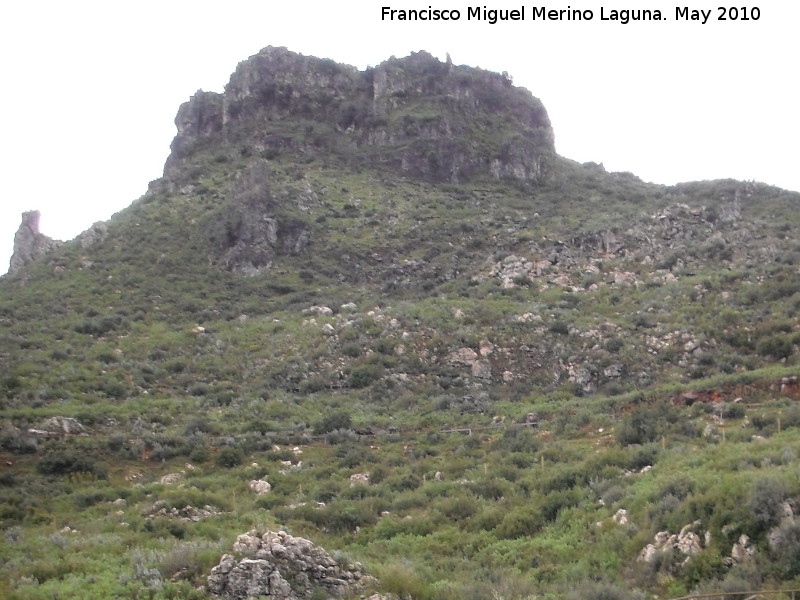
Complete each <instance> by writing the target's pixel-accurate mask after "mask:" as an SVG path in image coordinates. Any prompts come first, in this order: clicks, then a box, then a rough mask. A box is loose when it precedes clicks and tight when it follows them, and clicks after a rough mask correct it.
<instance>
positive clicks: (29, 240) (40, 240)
mask: <svg viewBox="0 0 800 600" xmlns="http://www.w3.org/2000/svg"><path fill="white" fill-rule="evenodd" d="M40 217H41V214H40V213H39V211H38V210H31V211H28V212H24V213H22V222H21V223H20V226H19V229H17V233H16V235H14V253H13V254H12V255H11V262H10V263H9V267H8V272H9V273H16V272H17V271H19V270H20V269H22V268H23V267H24V266H25V265H27V264H30V263H32V262H33V261H35V260H38V259H40V258H42V257H43V256H44V255H45V254H47V253H48V252H50V251H51V250H52V249H53V248H57V247H58V246H60V245H61V244H62V242H59V241H58V240H54V239H52V238H49V237H47V236H46V235H44V234H42V233H41V232H40V231H39V219H40Z"/></svg>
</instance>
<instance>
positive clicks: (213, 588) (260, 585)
mask: <svg viewBox="0 0 800 600" xmlns="http://www.w3.org/2000/svg"><path fill="white" fill-rule="evenodd" d="M233 552H234V554H235V555H236V556H240V557H241V558H239V559H237V558H236V556H234V555H231V554H225V555H223V556H222V559H221V560H220V562H219V564H218V565H217V566H216V567H214V568H213V569H212V570H211V574H210V575H209V577H208V590H209V591H210V592H211V593H212V594H213V595H214V596H216V597H218V598H230V599H234V598H235V599H246V598H261V599H266V600H305V599H307V598H312V597H319V594H322V595H323V597H326V598H327V597H333V598H341V597H343V596H345V595H348V594H355V593H359V592H361V591H363V590H364V589H365V588H366V587H367V586H369V585H371V584H374V583H376V581H375V579H374V578H372V577H370V576H369V575H367V574H366V573H364V570H363V567H362V566H361V565H360V564H358V563H356V564H355V565H345V564H341V561H340V562H337V561H336V560H334V559H333V558H332V557H331V556H330V555H329V554H328V553H327V552H326V551H325V550H323V549H322V548H320V547H319V546H315V545H314V544H313V543H311V542H310V541H309V540H306V539H303V538H297V537H292V536H291V535H289V534H287V533H285V532H283V531H277V532H272V531H268V532H266V533H264V534H263V535H262V534H259V533H258V532H256V531H255V530H254V531H250V532H248V533H244V534H242V535H240V536H238V537H237V538H236V542H235V543H234V544H233Z"/></svg>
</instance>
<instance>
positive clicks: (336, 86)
mask: <svg viewBox="0 0 800 600" xmlns="http://www.w3.org/2000/svg"><path fill="white" fill-rule="evenodd" d="M312 122H313V123H315V125H313V126H312V125H310V123H312ZM175 124H176V127H177V129H178V135H177V136H176V137H175V140H174V141H173V143H172V155H171V156H170V158H169V159H168V160H167V164H166V167H165V174H166V175H167V176H170V175H175V174H177V173H179V171H180V160H181V159H182V158H183V157H185V156H187V155H189V154H191V152H192V151H193V150H194V149H195V148H202V147H204V145H205V144H207V143H210V142H212V141H218V142H220V143H222V144H227V147H228V148H229V150H230V151H231V152H232V153H234V154H235V153H236V152H239V151H240V149H241V148H242V147H248V148H250V149H251V151H252V152H255V153H260V154H261V155H262V156H276V155H279V154H282V153H286V152H290V153H297V154H300V155H303V156H314V155H317V154H320V153H321V152H330V151H332V150H333V151H336V152H337V154H339V155H340V156H342V157H347V158H346V159H347V160H350V161H353V162H357V163H362V164H369V165H371V166H375V165H380V166H382V167H390V168H393V169H397V170H399V171H401V172H402V173H404V174H408V175H411V176H414V177H420V178H423V179H427V180H431V181H445V182H459V181H465V180H468V179H470V178H472V177H474V176H476V175H482V176H489V177H494V178H496V179H499V178H511V179H516V180H519V181H523V182H536V181H540V180H541V179H542V178H543V177H544V176H545V174H546V172H547V164H548V161H549V160H550V159H551V157H552V156H554V154H555V147H554V136H553V130H552V128H551V125H550V120H549V117H548V116H547V111H546V110H545V108H544V106H543V105H542V103H541V102H540V101H539V100H538V99H537V98H534V97H533V96H532V95H531V94H530V92H528V91H527V90H525V89H523V88H518V87H515V86H514V85H512V83H511V80H510V79H509V78H508V76H507V75H500V74H497V73H491V72H489V71H483V70H480V69H476V68H472V67H465V66H454V65H453V64H452V63H450V62H447V63H443V62H441V61H439V60H438V59H436V58H435V57H433V56H431V55H430V54H428V53H426V52H416V53H413V54H411V55H410V56H408V57H405V58H401V59H396V58H392V59H390V60H388V61H386V62H384V63H382V64H380V65H378V66H377V67H375V68H370V69H367V70H365V71H359V70H358V69H356V68H355V67H352V66H349V65H342V64H338V63H336V62H334V61H332V60H329V59H320V58H316V57H309V56H303V55H301V54H297V53H294V52H290V51H289V50H287V49H286V48H273V47H268V48H265V49H263V50H262V51H261V52H259V53H258V54H256V55H255V56H252V57H250V58H249V59H248V60H246V61H244V62H242V63H240V64H239V66H238V67H237V69H236V71H235V72H234V74H233V75H232V76H231V79H230V82H229V83H228V85H227V86H226V87H225V91H224V92H223V93H222V94H216V93H212V92H203V91H198V92H197V93H196V94H195V95H194V96H192V97H191V99H190V100H189V101H188V102H187V103H185V104H183V105H182V106H181V107H180V110H179V111H178V115H177V117H176V119H175Z"/></svg>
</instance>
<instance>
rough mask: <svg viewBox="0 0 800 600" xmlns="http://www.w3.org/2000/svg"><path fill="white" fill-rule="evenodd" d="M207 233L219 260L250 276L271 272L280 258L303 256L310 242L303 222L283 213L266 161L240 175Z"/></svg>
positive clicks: (254, 164)
mask: <svg viewBox="0 0 800 600" xmlns="http://www.w3.org/2000/svg"><path fill="white" fill-rule="evenodd" d="M207 231H208V237H209V239H210V241H211V244H212V246H213V247H214V248H215V250H216V252H217V253H218V261H219V262H220V263H221V264H222V265H223V266H224V267H225V268H227V269H228V270H231V271H234V272H237V273H241V274H243V275H250V276H253V275H258V274H259V273H261V272H262V271H264V270H266V269H269V267H270V266H271V264H272V261H273V259H274V258H275V257H276V256H278V255H294V254H300V253H302V252H303V251H304V250H305V249H306V247H307V246H308V244H309V243H310V239H311V238H310V233H309V230H308V226H307V225H306V224H305V223H304V222H303V221H301V220H299V219H296V218H291V217H284V216H282V215H281V214H280V210H279V203H278V202H277V201H276V200H275V199H274V198H273V196H272V192H271V188H270V170H269V165H268V164H267V161H264V160H256V161H253V162H252V163H251V164H250V166H249V167H248V168H247V169H245V170H244V171H242V172H240V173H239V175H238V176H237V178H236V181H235V182H234V185H233V190H232V193H231V196H230V198H229V199H228V202H227V203H226V205H224V206H223V208H222V210H221V212H220V213H219V214H216V215H214V216H213V218H211V219H210V220H209V223H208V227H207Z"/></svg>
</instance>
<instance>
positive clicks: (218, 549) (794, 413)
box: [0, 48, 800, 600]
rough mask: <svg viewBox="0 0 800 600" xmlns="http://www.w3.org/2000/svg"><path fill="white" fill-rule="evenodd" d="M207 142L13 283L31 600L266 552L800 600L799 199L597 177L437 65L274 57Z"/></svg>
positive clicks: (11, 444) (447, 586)
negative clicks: (271, 547)
mask: <svg viewBox="0 0 800 600" xmlns="http://www.w3.org/2000/svg"><path fill="white" fill-rule="evenodd" d="M176 124H177V127H178V136H177V137H176V140H175V142H174V143H173V153H172V155H171V156H170V158H169V159H168V161H167V166H166V168H165V175H164V177H163V178H161V179H159V180H157V181H154V182H152V183H151V185H150V188H149V191H148V192H147V193H146V194H145V195H144V196H143V197H142V198H140V199H139V200H137V201H135V202H134V203H133V204H132V205H131V206H130V207H129V208H128V209H126V210H124V211H122V212H121V213H119V214H118V215H116V216H115V217H114V218H113V219H112V220H111V221H109V222H108V223H104V224H98V225H96V226H94V227H93V228H92V229H91V230H90V231H88V232H87V233H86V234H84V235H82V236H80V237H79V238H78V239H76V240H73V241H71V242H67V243H66V244H64V245H61V246H58V247H55V248H50V246H49V245H48V246H47V251H46V253H45V254H44V256H43V257H41V258H38V259H36V260H28V261H25V262H27V264H24V266H21V267H20V268H18V269H16V270H15V272H14V273H13V274H11V275H8V276H6V277H4V278H3V279H2V280H0V453H1V454H2V462H3V464H2V465H0V527H1V528H2V534H3V537H4V543H3V545H2V546H1V547H0V596H3V597H9V598H18V599H34V598H36V599H38V598H42V599H44V598H103V599H106V598H115V597H117V598H209V597H210V592H209V590H208V589H207V587H206V581H207V577H208V575H209V573H210V571H211V568H212V567H213V566H214V565H216V564H217V563H219V562H220V558H221V556H222V555H223V554H224V553H230V552H231V547H232V545H233V544H234V542H235V541H236V538H237V535H239V534H241V533H244V532H246V531H249V530H252V529H256V530H258V531H259V532H262V533H263V532H264V531H267V530H269V531H277V530H279V529H283V530H284V531H286V532H288V533H289V534H291V535H292V536H301V537H304V538H308V539H309V540H312V541H313V542H314V543H315V544H320V545H321V546H323V547H324V548H325V549H327V550H328V552H330V553H331V554H332V555H333V557H334V559H335V560H336V561H337V562H338V563H340V564H341V565H346V564H349V563H354V562H360V563H362V564H363V565H364V568H365V570H366V571H367V572H368V573H370V574H371V575H373V576H375V577H376V578H377V579H378V583H375V584H372V586H371V587H370V588H369V589H367V590H366V591H360V592H359V593H361V594H363V595H365V596H368V595H369V594H371V593H379V594H382V595H384V597H394V596H393V595H396V596H400V597H411V598H413V599H415V600H423V599H434V598H436V599H438V598H444V599H447V598H459V599H460V598H506V599H509V600H510V599H522V598H565V597H566V598H589V599H592V598H594V599H598V600H599V599H614V598H620V599H628V598H670V597H677V596H681V595H684V594H687V593H689V592H702V591H728V592H733V591H737V590H755V589H777V588H781V587H783V588H786V589H788V588H791V587H797V588H800V581H798V577H800V558H799V557H800V522H796V517H795V514H796V513H798V511H800V470H799V468H798V463H797V453H798V451H800V448H799V447H798V436H799V434H800V430H798V428H800V405H798V400H800V382H798V379H797V377H798V376H800V366H798V346H799V345H800V328H799V327H798V316H797V315H798V312H799V309H800V242H798V240H797V238H796V236H795V231H796V229H797V227H798V225H800V210H798V209H799V208H800V195H798V194H796V193H790V192H786V191H783V190H779V189H776V188H772V187H769V186H766V185H763V184H759V183H753V182H746V183H745V182H738V181H732V180H726V181H712V182H697V183H687V184H681V185H679V186H673V187H665V186H658V185H652V184H646V183H643V182H642V181H640V180H639V179H638V178H636V177H635V176H634V175H631V174H628V173H608V172H606V171H605V170H604V169H603V167H602V166H601V165H595V164H585V165H580V164H576V163H574V162H571V161H569V160H567V159H564V158H561V157H559V156H557V155H556V154H555V152H554V149H553V135H552V130H551V129H550V123H549V120H548V118H547V115H546V112H545V110H544V108H543V107H542V106H541V103H540V102H539V101H538V100H536V99H535V98H533V97H532V96H531V95H530V94H529V93H528V92H527V91H525V90H521V89H519V88H515V87H514V86H513V85H512V84H511V82H510V80H509V79H508V77H506V76H502V75H496V74H492V73H487V72H484V71H480V70H477V69H471V68H468V67H457V66H453V65H451V64H449V63H441V62H439V61H437V60H436V59H434V58H433V57H430V56H429V55H427V54H424V53H419V54H415V55H412V56H411V57H408V58H404V59H392V60H390V61H387V62H386V63H384V64H383V65H379V66H378V67H376V68H375V69H371V70H369V71H366V72H359V71H357V70H355V69H354V68H352V67H347V66H344V65H337V64H336V63H333V62H332V61H328V60H320V59H316V58H311V57H303V56H300V55H296V54H293V53H291V52H288V51H286V50H283V49H274V48H268V49H266V50H264V51H262V53H260V54H259V55H257V56H255V57H252V58H251V59H249V60H248V61H245V62H244V63H242V64H241V65H240V66H239V67H238V68H237V70H236V73H234V75H233V76H232V78H231V83H230V84H229V85H228V87H227V88H226V91H225V92H224V93H223V94H211V93H206V92H199V93H198V94H197V95H195V96H194V97H193V98H192V100H191V101H190V102H188V103H187V104H185V105H184V106H182V107H181V109H180V111H179V113H178V117H177V119H176ZM20 255H25V256H29V255H30V253H28V254H25V253H24V252H22V253H21V254H20ZM254 482H256V483H254ZM258 482H266V483H268V484H269V485H268V486H267V485H261V484H258ZM265 490H267V491H265ZM308 592H309V593H308V595H307V596H306V597H314V598H322V597H326V591H325V589H322V588H315V589H311V588H309V590H308ZM261 593H263V594H264V595H266V594H267V593H268V592H267V591H263V592H261ZM269 597H272V598H277V597H278V596H269Z"/></svg>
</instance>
